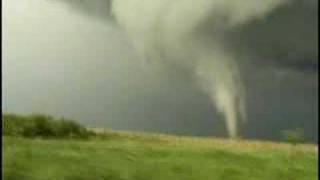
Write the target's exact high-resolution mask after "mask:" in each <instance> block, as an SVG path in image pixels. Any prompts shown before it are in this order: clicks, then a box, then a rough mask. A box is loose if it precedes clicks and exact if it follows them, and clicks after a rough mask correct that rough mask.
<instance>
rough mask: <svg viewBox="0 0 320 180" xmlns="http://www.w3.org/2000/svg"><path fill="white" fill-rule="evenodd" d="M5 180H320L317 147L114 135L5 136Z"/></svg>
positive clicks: (129, 134) (128, 134)
mask: <svg viewBox="0 0 320 180" xmlns="http://www.w3.org/2000/svg"><path fill="white" fill-rule="evenodd" d="M3 145H4V146H3V147H2V150H3V162H2V163H3V165H4V166H3V167H4V169H3V175H2V176H3V178H4V179H5V180H191V179H192V180H315V179H317V155H318V152H317V147H316V146H315V145H298V146H296V147H293V146H291V145H289V144H284V143H282V144H281V143H272V142H258V141H232V140H224V139H209V138H193V137H179V136H168V135H157V134H143V133H129V132H113V131H110V132H108V133H104V134H102V135H101V136H100V137H94V138H90V139H87V140H74V139H73V140H72V139H41V138H36V139H27V138H18V137H7V136H3Z"/></svg>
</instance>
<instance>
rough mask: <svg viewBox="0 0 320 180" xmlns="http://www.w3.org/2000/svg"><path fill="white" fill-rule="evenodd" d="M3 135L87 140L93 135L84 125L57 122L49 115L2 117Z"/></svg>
mask: <svg viewBox="0 0 320 180" xmlns="http://www.w3.org/2000/svg"><path fill="white" fill-rule="evenodd" d="M2 127H3V134H4V135H9V136H23V137H47V138H48V137H77V138H86V137H88V136H89V135H91V133H90V132H89V131H88V130H87V129H86V128H85V127H84V126H82V125H80V124H78V123H76V122H74V121H71V120H66V119H61V120H56V119H54V118H53V117H51V116H47V115H41V114H36V115H30V116H18V115H14V114H5V115H3V116H2Z"/></svg>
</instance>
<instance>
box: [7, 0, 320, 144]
mask: <svg viewBox="0 0 320 180" xmlns="http://www.w3.org/2000/svg"><path fill="white" fill-rule="evenodd" d="M83 2H84V3H83V4H77V3H71V4H70V3H69V4H66V3H64V2H63V1H55V2H52V1H44V0H28V1H19V0H4V1H3V5H4V6H3V38H4V39H3V41H2V43H3V44H2V45H3V58H2V59H3V61H2V63H3V91H2V95H3V100H2V102H3V107H2V108H3V110H4V112H16V113H24V114H29V113H36V112H39V113H49V114H52V115H56V116H65V117H69V118H73V119H75V120H78V121H80V122H82V123H85V124H87V125H90V126H103V127H107V128H114V129H124V130H144V131H156V132H168V133H177V134H181V133H183V134H189V135H216V136H224V135H226V132H225V130H224V129H225V128H224V122H223V120H222V118H221V116H220V115H219V114H218V113H217V112H216V111H215V110H214V107H213V106H214V105H213V104H212V103H211V102H210V100H209V97H208V95H207V94H206V93H204V92H203V91H202V90H201V89H200V88H199V87H198V85H197V82H196V81H195V79H194V77H193V76H192V74H190V72H189V71H187V70H185V69H184V68H181V67H180V66H177V65H173V64H170V63H163V64H154V63H153V62H152V61H150V62H149V61H147V62H146V61H145V60H142V59H141V58H140V57H139V56H138V54H137V52H136V50H135V48H134V46H133V44H132V42H131V41H130V39H129V38H128V36H127V35H126V33H125V32H124V30H123V29H121V28H120V27H119V26H118V25H117V24H116V23H115V22H114V20H113V19H112V18H110V17H108V15H107V13H106V14H104V13H103V12H104V11H103V9H101V6H102V4H104V2H103V1H102V0H95V1H93V2H92V3H88V2H89V1H83ZM90 2H91V1H90ZM297 2H298V1H292V3H291V4H290V5H289V6H285V7H283V8H278V9H275V10H274V11H272V12H271V13H270V15H269V16H267V17H266V18H265V19H264V20H261V21H257V22H255V21H253V22H248V23H246V24H243V25H241V26H238V27H237V28H234V29H230V30H228V31H225V32H224V33H223V37H222V38H221V39H222V42H221V44H223V46H225V47H226V48H227V49H229V50H230V51H231V53H232V54H234V55H236V56H237V57H239V58H238V59H239V61H240V62H241V63H240V68H241V69H242V72H243V73H242V74H243V77H244V82H245V85H246V87H247V88H246V89H247V91H248V92H247V104H248V108H247V109H248V121H247V122H246V124H245V125H244V127H243V131H244V134H245V136H247V137H250V138H267V139H279V138H280V137H281V133H280V131H281V130H286V129H292V128H295V127H301V126H302V127H303V128H304V129H305V131H306V136H307V138H308V139H309V140H313V141H314V140H317V132H318V129H317V127H318V125H317V124H318V120H317V119H318V110H317V109H318V100H317V99H318V68H317V67H316V66H317V65H318V58H317V57H318V51H317V48H318V41H317V37H318V36H317V33H316V32H317V17H316V15H315V13H317V12H318V9H315V8H314V7H315V6H308V5H305V4H302V5H301V4H299V3H297ZM310 2H311V1H310ZM95 3H96V4H95ZM100 3H102V4H100ZM88 4H89V5H88ZM96 5H98V6H96ZM298 7H300V9H299V8H298ZM311 7H313V8H311ZM308 8H311V9H308ZM107 9H108V8H107ZM212 17H216V16H212ZM274 17H279V18H276V19H274ZM293 19H294V20H293ZM211 22H214V21H213V20H210V17H209V18H207V19H206V21H203V24H202V25H199V28H200V30H199V32H201V34H200V36H199V37H202V36H203V37H206V40H207V41H208V44H210V42H211V41H210V38H215V37H214V34H213V35H211V32H212V26H213V25H212V24H211ZM302 27H303V28H302ZM201 28H202V29H201ZM266 40H269V42H268V46H265V45H264V43H265V42H266ZM238 42H241V44H238ZM244 52H245V53H244ZM288 52H290V53H288Z"/></svg>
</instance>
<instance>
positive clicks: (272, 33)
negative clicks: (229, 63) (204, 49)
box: [197, 0, 318, 73]
mask: <svg viewBox="0 0 320 180" xmlns="http://www.w3.org/2000/svg"><path fill="white" fill-rule="evenodd" d="M226 21H228V19H227V17H225V16H223V13H220V14H217V12H213V13H212V15H209V16H208V18H207V19H205V20H204V21H203V22H202V23H201V24H199V27H198V29H197V30H198V31H199V32H197V33H199V36H202V37H204V38H205V39H206V41H208V43H210V41H213V39H219V40H220V41H221V43H223V44H224V46H225V48H226V49H228V50H229V51H230V52H231V53H233V54H234V56H235V57H236V58H237V60H238V61H239V62H240V64H241V63H242V64H243V63H246V64H247V65H248V64H251V65H252V64H253V65H258V66H273V67H275V68H281V69H282V68H285V69H287V68H288V69H293V70H297V71H308V72H310V71H313V72H314V73H317V71H318V1H317V0H291V1H288V3H285V4H283V5H280V6H278V7H276V8H275V9H274V10H272V11H271V12H269V13H267V15H265V16H264V17H262V18H255V19H252V20H250V21H248V22H245V23H243V24H240V25H237V26H234V27H230V28H228V27H227V28H223V29H221V31H222V32H221V33H220V34H218V35H219V37H217V33H214V31H215V30H216V28H215V27H216V26H222V25H221V23H222V24H223V23H225V22H226ZM222 27H223V26H222ZM221 34H222V35H221ZM210 35H211V36H210ZM208 37H211V38H208Z"/></svg>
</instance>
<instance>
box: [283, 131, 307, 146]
mask: <svg viewBox="0 0 320 180" xmlns="http://www.w3.org/2000/svg"><path fill="white" fill-rule="evenodd" d="M303 134H304V131H303V129H301V128H296V129H294V130H285V131H283V135H284V138H285V140H286V141H287V142H289V143H291V144H292V145H297V144H300V143H304V142H305V139H304V135H303Z"/></svg>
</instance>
